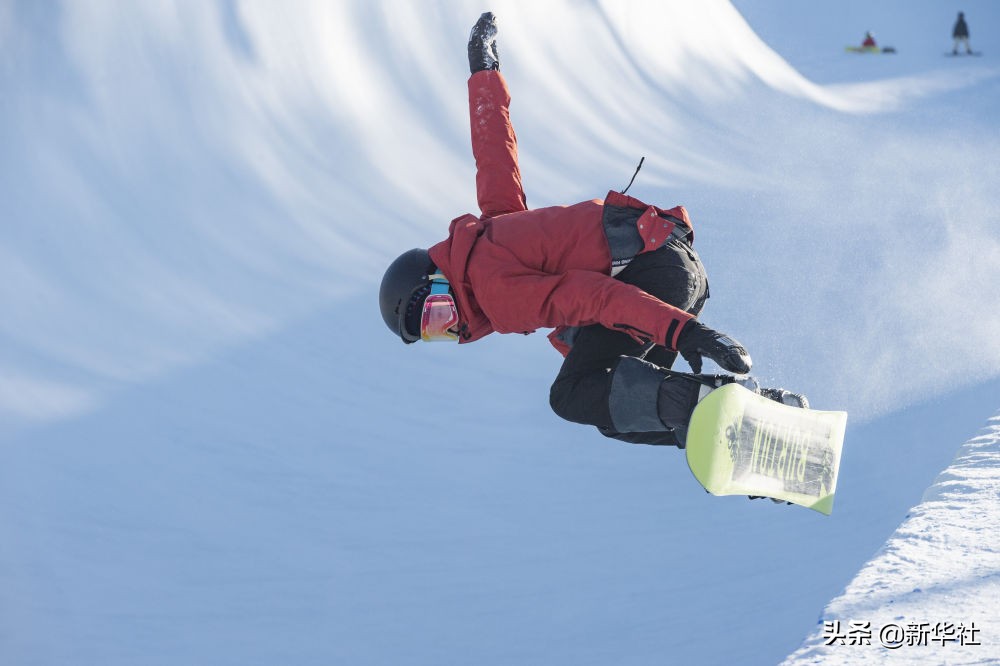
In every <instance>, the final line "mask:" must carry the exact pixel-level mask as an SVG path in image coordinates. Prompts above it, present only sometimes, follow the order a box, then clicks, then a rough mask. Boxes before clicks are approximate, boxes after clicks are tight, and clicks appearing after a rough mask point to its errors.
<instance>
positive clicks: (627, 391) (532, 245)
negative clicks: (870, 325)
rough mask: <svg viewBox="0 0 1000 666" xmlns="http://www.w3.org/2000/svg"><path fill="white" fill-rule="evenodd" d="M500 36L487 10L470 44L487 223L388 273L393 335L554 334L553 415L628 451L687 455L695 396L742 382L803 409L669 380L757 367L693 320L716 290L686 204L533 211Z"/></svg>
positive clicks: (468, 223) (461, 230) (465, 222)
mask: <svg viewBox="0 0 1000 666" xmlns="http://www.w3.org/2000/svg"><path fill="white" fill-rule="evenodd" d="M496 35H497V26H496V19H495V17H494V16H493V14H492V13H490V12H487V13H485V14H483V15H482V16H480V18H479V20H478V21H477V22H476V24H475V26H474V27H473V29H472V32H471V34H470V37H469V43H468V56H469V69H470V71H471V73H472V75H471V77H470V78H469V81H468V90H469V114H470V120H471V132H472V152H473V156H474V157H475V160H476V192H477V195H478V203H479V208H480V210H481V212H482V215H481V216H479V217H476V216H475V215H471V214H466V215H462V216H460V217H458V218H456V219H454V220H452V222H451V226H450V229H449V233H448V237H447V238H446V239H445V240H443V241H441V242H440V243H438V244H436V245H434V246H433V247H431V248H430V249H426V250H425V249H413V250H410V251H408V252H405V253H403V254H402V255H401V256H400V257H398V258H397V259H396V260H395V261H393V262H392V264H391V265H390V266H389V267H388V269H387V270H386V272H385V275H384V277H383V279H382V284H381V287H380V290H379V306H380V309H381V313H382V318H383V320H384V321H385V324H386V326H387V327H388V328H389V330H390V331H392V332H393V333H394V334H395V335H398V336H399V337H400V338H402V340H403V342H405V343H407V344H409V343H412V342H416V341H417V340H424V341H450V342H458V343H459V344H465V343H470V342H474V341H476V340H479V339H481V338H483V337H484V336H486V335H488V334H490V333H493V332H497V333H524V334H527V333H531V332H533V331H535V330H536V329H538V328H553V329H555V330H554V331H553V332H552V334H551V335H550V336H549V339H550V341H551V342H552V344H553V345H554V346H555V347H556V348H557V349H558V350H559V351H560V352H561V353H562V354H563V355H564V356H565V359H564V361H563V365H562V367H561V369H560V371H559V374H558V376H557V377H556V379H555V382H554V383H553V385H552V388H551V392H550V404H551V406H552V409H553V410H554V411H555V412H556V414H558V415H559V416H561V417H562V418H564V419H566V420H568V421H573V422H576V423H583V424H588V425H594V426H596V427H597V428H598V429H599V430H600V431H601V433H602V434H604V435H606V436H609V437H615V438H618V439H622V440H625V441H629V442H638V443H646V444H668V445H675V446H680V447H683V446H684V444H685V435H686V429H687V425H688V421H689V419H690V416H691V412H692V410H693V409H694V407H695V405H696V404H697V402H698V400H699V399H700V397H703V396H704V395H705V394H707V392H708V391H710V390H713V389H714V388H716V387H718V386H721V385H723V384H726V383H730V382H733V381H739V382H740V383H742V384H743V385H744V386H748V387H750V388H751V389H753V390H757V391H758V392H759V393H761V394H762V395H765V396H767V397H769V398H772V399H774V400H777V401H779V402H784V403H785V404H792V405H796V406H800V407H805V406H806V405H807V403H806V400H805V398H804V397H802V396H800V395H798V394H794V393H789V392H788V391H784V390H782V389H760V388H759V387H758V386H757V384H756V382H755V380H753V379H752V378H750V377H745V378H744V377H733V376H732V375H708V374H705V375H703V374H691V373H675V372H673V371H671V370H669V368H670V367H671V366H672V365H673V362H674V359H675V358H676V356H677V354H678V353H680V354H681V355H682V356H683V357H684V358H685V359H686V360H687V361H688V363H689V364H690V365H691V368H692V369H693V370H694V373H701V369H702V357H708V358H710V359H712V360H713V361H715V362H716V363H717V364H718V365H719V366H720V367H722V368H723V369H724V370H726V371H728V372H731V373H736V374H739V375H744V374H746V373H748V372H749V371H750V366H751V360H750V355H749V354H748V353H747V351H746V349H745V348H744V347H743V345H741V344H740V343H739V342H737V341H735V340H733V339H732V338H730V337H728V336H726V335H724V334H722V333H719V332H718V331H715V330H713V329H711V328H709V327H708V326H706V325H705V324H704V323H702V322H701V321H699V320H698V319H697V316H698V314H699V313H700V312H701V310H702V308H703V306H704V305H705V301H706V300H707V299H708V296H709V291H708V279H707V277H706V275H705V269H704V267H703V266H702V263H701V260H700V259H699V257H698V255H697V253H696V252H695V251H694V248H693V247H692V244H693V242H694V231H693V228H692V224H691V219H690V217H689V216H688V213H687V211H686V210H685V209H684V208H683V207H682V206H675V207H673V208H660V207H657V206H652V205H649V204H646V203H643V202H641V201H639V200H638V199H635V198H633V197H630V196H627V195H625V194H623V193H619V192H609V193H608V195H607V196H606V197H605V198H604V199H603V200H599V199H593V200H590V201H583V202H580V203H577V204H573V205H570V206H553V207H547V208H536V209H533V210H530V209H528V207H527V202H526V198H525V194H524V189H523V187H522V183H521V172H520V169H519V167H518V156H517V138H516V136H515V134H514V128H513V125H512V124H511V120H510V110H509V109H510V92H509V89H508V88H507V83H506V81H505V80H504V77H503V76H502V75H501V73H500V58H499V53H498V50H497V44H496ZM626 189H627V188H626Z"/></svg>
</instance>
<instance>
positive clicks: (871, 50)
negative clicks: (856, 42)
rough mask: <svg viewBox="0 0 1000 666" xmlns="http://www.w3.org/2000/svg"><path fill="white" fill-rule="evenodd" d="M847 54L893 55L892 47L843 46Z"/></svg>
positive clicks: (893, 49) (894, 50) (894, 49)
mask: <svg viewBox="0 0 1000 666" xmlns="http://www.w3.org/2000/svg"><path fill="white" fill-rule="evenodd" d="M844 50H846V51H847V52H848V53H895V52H896V47H894V46H845V47H844Z"/></svg>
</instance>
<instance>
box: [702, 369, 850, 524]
mask: <svg viewBox="0 0 1000 666" xmlns="http://www.w3.org/2000/svg"><path fill="white" fill-rule="evenodd" d="M846 427H847V412H826V411H820V410H815V409H802V408H799V407H789V406H788V405H783V404H781V403H778V402H775V401H773V400H769V399H768V398H764V397H762V396H760V395H757V394H756V393H754V392H753V391H750V390H748V389H746V388H744V387H742V386H740V385H739V384H727V385H725V386H723V387H721V388H718V389H716V390H714V391H712V392H711V393H709V394H708V395H707V396H705V397H704V398H703V399H702V400H701V402H699V403H698V405H697V407H695V409H694V412H693V413H692V415H691V423H690V425H689V426H688V432H687V447H686V451H687V454H686V455H687V462H688V466H689V467H690V468H691V472H692V473H693V474H694V477H695V478H696V479H697V480H698V481H699V483H701V485H702V486H704V488H705V490H707V491H708V492H710V493H712V494H713V495H750V496H764V497H772V498H774V499H776V500H781V501H785V502H790V503H792V504H798V505H800V506H804V507H808V508H810V509H813V510H814V511H819V512H820V513H822V514H826V515H830V513H831V512H832V511H833V498H834V494H835V493H836V491H837V472H838V471H839V469H840V452H841V448H842V447H843V444H844V430H845V428H846Z"/></svg>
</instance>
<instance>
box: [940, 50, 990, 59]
mask: <svg viewBox="0 0 1000 666" xmlns="http://www.w3.org/2000/svg"><path fill="white" fill-rule="evenodd" d="M945 55H946V56H948V57H949V58H963V57H965V56H981V55H983V53H982V51H973V52H972V53H965V52H964V51H963V52H961V53H945Z"/></svg>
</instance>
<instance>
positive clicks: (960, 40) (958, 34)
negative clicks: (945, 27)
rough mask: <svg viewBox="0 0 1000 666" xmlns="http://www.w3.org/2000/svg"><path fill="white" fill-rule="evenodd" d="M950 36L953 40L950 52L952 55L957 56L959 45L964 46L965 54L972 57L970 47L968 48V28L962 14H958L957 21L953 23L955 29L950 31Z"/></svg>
mask: <svg viewBox="0 0 1000 666" xmlns="http://www.w3.org/2000/svg"><path fill="white" fill-rule="evenodd" d="M951 36H952V38H953V39H954V40H955V46H954V48H952V50H951V53H952V55H958V45H959V44H964V45H965V52H966V54H968V55H972V47H971V46H969V26H968V25H967V24H966V23H965V14H964V13H962V12H959V13H958V20H956V21H955V27H954V28H952V30H951Z"/></svg>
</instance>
